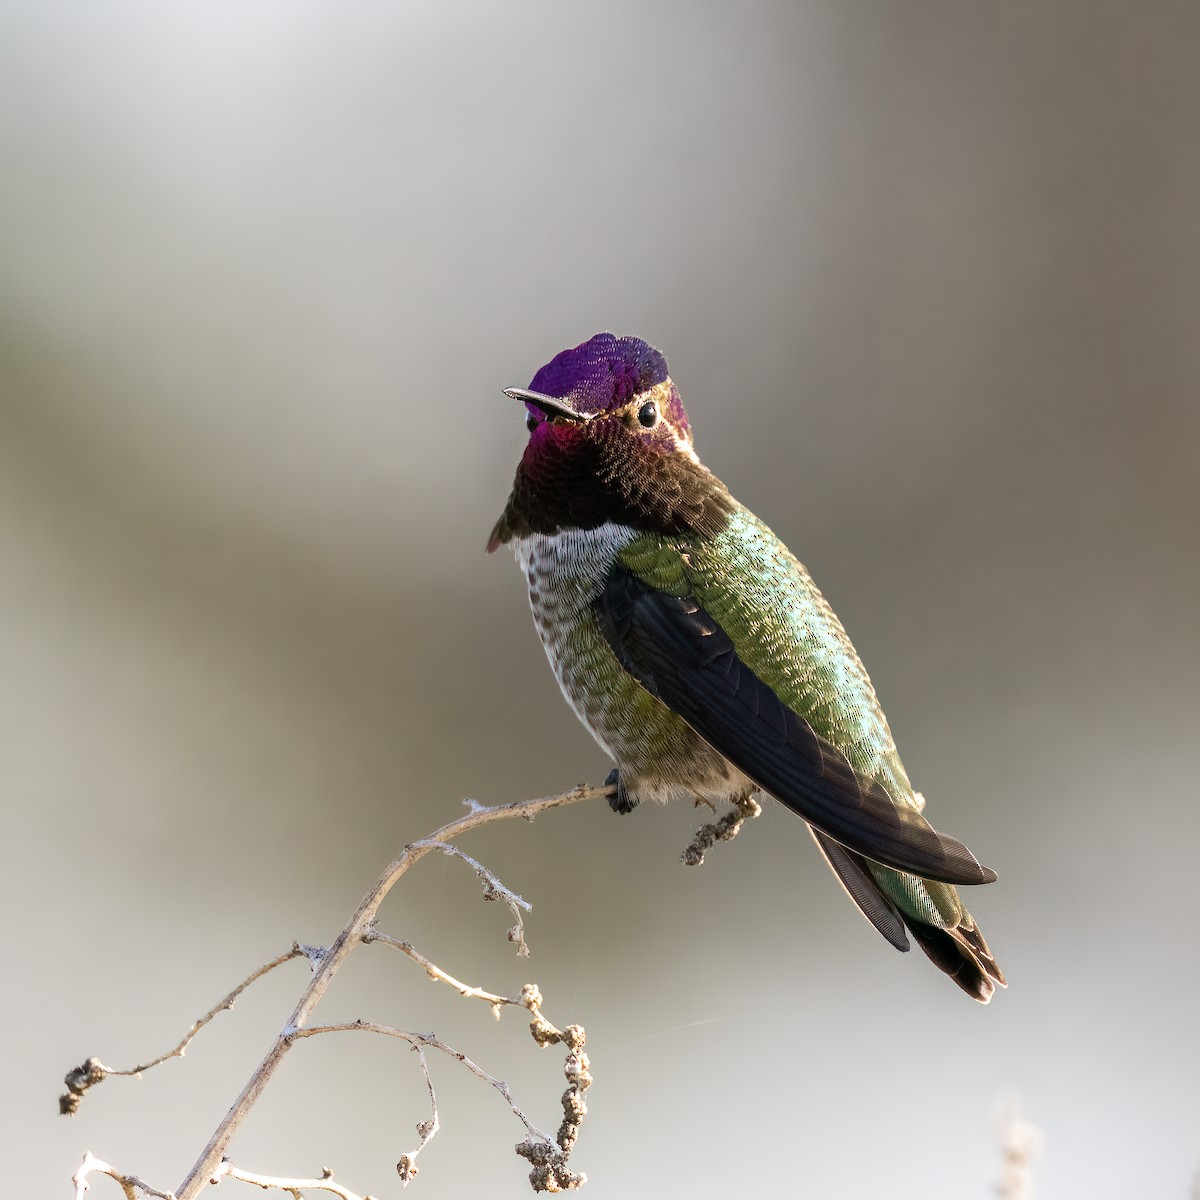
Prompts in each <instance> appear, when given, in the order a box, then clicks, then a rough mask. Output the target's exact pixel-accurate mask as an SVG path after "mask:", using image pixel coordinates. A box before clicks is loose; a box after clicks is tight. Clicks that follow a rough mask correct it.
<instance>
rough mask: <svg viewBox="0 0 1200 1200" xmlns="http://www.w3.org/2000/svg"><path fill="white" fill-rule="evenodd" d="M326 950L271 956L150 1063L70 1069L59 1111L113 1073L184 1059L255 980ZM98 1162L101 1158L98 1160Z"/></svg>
mask: <svg viewBox="0 0 1200 1200" xmlns="http://www.w3.org/2000/svg"><path fill="white" fill-rule="evenodd" d="M323 953H324V952H323V951H319V950H314V948H313V947H311V946H301V945H300V944H299V943H298V942H293V943H292V948H291V949H290V950H287V951H285V952H284V953H283V954H280V955H278V956H277V957H275V958H273V959H271V961H270V962H268V963H264V964H263V965H262V966H261V967H259V968H258V969H257V970H256V971H252V972H251V973H250V974H249V975H247V976H246V978H245V979H243V980H242V982H241V983H239V984H238V985H237V987H235V988H234V989H233V991H231V992H228V993H227V994H226V995H225V996H223V997H222V998H221V999H220V1000H218V1001H217V1003H216V1004H214V1005H213V1006H212V1008H210V1009H209V1010H208V1012H206V1013H205V1014H204V1016H202V1017H200V1018H198V1019H197V1020H195V1021H193V1022H192V1024H191V1027H190V1028H189V1029H188V1031H187V1033H185V1034H184V1035H183V1037H182V1038H180V1040H179V1042H178V1043H177V1044H176V1045H175V1046H173V1047H172V1048H171V1049H170V1050H167V1051H166V1052H164V1053H163V1054H160V1055H159V1056H158V1057H157V1058H152V1059H150V1060H149V1061H148V1062H144V1063H139V1064H138V1065H137V1066H136V1067H126V1068H118V1067H109V1066H106V1065H105V1064H104V1063H102V1062H101V1061H100V1060H99V1059H98V1058H89V1059H88V1060H87V1061H86V1062H85V1063H84V1064H83V1065H82V1066H79V1067H75V1068H74V1069H73V1070H71V1071H68V1072H67V1074H66V1076H65V1078H64V1079H63V1082H64V1083H65V1084H66V1085H67V1090H66V1091H65V1092H64V1093H63V1094H62V1095H61V1096H60V1097H59V1098H58V1110H59V1112H60V1113H61V1114H62V1115H64V1116H73V1115H74V1114H75V1113H76V1112H77V1111H78V1109H79V1105H80V1103H81V1101H82V1100H83V1097H84V1093H85V1092H86V1091H87V1090H88V1088H90V1087H94V1086H95V1085H96V1084H98V1083H101V1082H102V1081H103V1080H105V1079H107V1078H108V1077H109V1076H110V1075H132V1076H134V1077H138V1076H140V1075H141V1074H142V1072H143V1071H149V1070H150V1068H151V1067H157V1066H158V1065H159V1064H160V1063H164V1062H166V1061H167V1060H168V1059H171V1058H184V1057H186V1056H187V1048H188V1047H189V1046H190V1045H191V1044H192V1040H193V1039H194V1038H195V1036H196V1034H198V1033H199V1032H200V1030H201V1029H203V1028H204V1026H205V1025H207V1024H208V1023H209V1021H211V1020H212V1019H213V1018H214V1017H216V1016H217V1015H218V1014H220V1013H223V1012H227V1011H228V1010H229V1009H231V1008H232V1007H233V1006H234V1004H236V1003H237V998H238V997H239V996H240V995H241V994H242V993H243V992H244V991H245V990H246V989H247V988H248V987H249V986H250V985H251V984H252V983H254V982H256V981H257V980H259V979H261V978H262V977H263V976H264V975H266V974H267V973H268V972H269V971H273V970H275V968H276V967H279V966H282V965H283V964H284V963H285V962H291V960H292V959H293V958H309V959H314V960H315V959H316V958H318V957H319V956H320V955H321V954H323ZM97 1161H98V1160H97Z"/></svg>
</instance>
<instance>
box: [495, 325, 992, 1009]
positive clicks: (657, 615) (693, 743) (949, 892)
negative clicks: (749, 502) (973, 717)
mask: <svg viewBox="0 0 1200 1200" xmlns="http://www.w3.org/2000/svg"><path fill="white" fill-rule="evenodd" d="M505 394H506V395H507V396H509V397H510V398H511V399H513V400H517V401H521V402H523V403H524V405H525V414H526V415H525V423H526V425H527V427H528V430H529V440H528V442H527V443H526V445H525V449H524V453H523V454H522V456H521V461H520V464H519V465H518V467H517V473H516V479H515V481H514V483H513V488H512V493H511V495H510V496H509V498H508V503H507V504H506V506H505V508H504V512H503V514H502V515H501V517H500V519H499V520H498V521H497V522H496V525H495V528H494V529H493V530H492V534H491V537H490V539H489V541H488V546H487V548H488V552H489V553H490V552H492V551H494V550H496V549H497V548H498V547H500V546H501V545H506V544H507V545H509V546H511V547H512V549H513V552H514V554H515V556H516V559H517V563H518V564H519V566H520V567H521V569H522V571H523V572H524V574H525V577H526V580H527V582H528V586H529V601H530V606H531V608H532V610H533V620H534V624H535V625H536V627H537V632H538V634H539V636H540V638H541V640H542V644H543V645H544V647H545V650H546V654H547V657H548V658H549V660H550V665H551V667H552V669H553V671H554V674H555V676H556V677H557V679H558V683H559V686H560V687H561V689H562V691H563V694H564V695H565V697H566V699H567V701H568V702H569V703H570V705H571V707H572V708H573V709H574V711H575V715H576V716H577V717H578V718H579V720H580V721H581V722H582V723H583V725H584V726H585V727H586V728H587V729H588V730H589V731H590V732H591V734H592V736H593V737H594V738H595V739H596V741H597V742H598V743H599V744H600V746H601V747H602V748H603V749H604V750H605V751H606V752H607V753H608V754H609V756H610V757H611V758H612V759H613V760H614V762H615V763H616V768H615V770H614V772H613V774H611V775H610V776H609V782H610V783H615V784H616V788H615V792H614V795H613V798H612V799H611V800H610V804H611V805H612V807H613V808H614V809H615V810H616V811H617V812H620V813H628V812H631V811H632V810H633V808H634V807H635V806H636V805H637V804H639V803H640V802H642V801H643V800H647V801H650V800H652V801H659V802H666V801H671V800H683V799H690V800H691V801H693V802H694V803H696V804H700V803H707V804H709V805H713V806H715V805H717V804H720V803H737V802H740V801H742V800H744V799H748V798H749V797H750V796H751V794H753V793H759V792H762V793H766V794H768V795H770V796H773V797H774V798H775V799H776V800H778V801H779V802H781V803H782V804H783V805H784V806H785V807H787V808H789V809H791V811H792V812H794V813H796V814H797V816H799V817H800V818H801V819H802V820H803V821H804V822H805V823H806V824H807V825H808V828H809V830H810V831H811V833H812V835H813V837H814V838H815V839H816V842H817V845H818V846H819V847H820V849H821V852H822V853H823V855H824V857H825V859H826V861H827V862H828V864H829V866H830V867H831V868H832V869H833V872H834V874H835V875H836V876H837V877H838V879H839V880H840V881H841V883H842V885H843V886H844V888H845V890H846V892H847V893H848V895H849V896H850V898H851V899H852V900H853V901H854V903H855V904H857V905H858V907H859V909H860V910H861V911H862V913H863V915H864V916H865V917H866V918H867V920H869V921H870V922H871V924H872V925H874V926H875V928H876V929H877V930H878V931H879V932H880V933H881V934H882V935H883V936H884V937H885V938H886V939H887V940H888V941H889V942H890V943H891V944H892V945H893V946H894V947H896V949H897V950H902V951H906V950H908V949H909V946H910V943H909V936H908V935H909V934H911V935H912V937H913V938H914V939H915V940H916V942H917V945H918V946H920V948H921V949H922V950H923V951H924V952H925V954H926V955H928V957H929V958H930V959H931V960H932V961H933V963H934V964H935V965H936V966H937V967H939V968H940V969H941V970H942V971H944V972H945V973H946V974H947V975H949V976H950V978H951V979H953V980H954V982H955V983H956V984H957V985H958V986H959V987H960V988H962V990H963V991H964V992H966V993H967V994H968V995H969V996H971V997H973V998H974V999H975V1000H978V1001H980V1002H981V1003H984V1004H986V1003H987V1002H988V1001H989V1000H990V999H991V997H992V994H993V992H994V991H995V989H996V985H997V984H999V985H1000V986H1005V979H1004V975H1003V973H1002V972H1001V970H1000V968H999V966H998V965H997V964H996V961H995V959H994V958H993V957H992V954H991V951H990V950H989V949H988V945H987V942H985V941H984V938H983V935H982V933H980V931H979V928H978V926H977V925H976V924H975V921H974V919H973V918H972V916H971V914H970V913H969V912H968V911H967V909H966V906H965V905H964V904H963V901H962V898H961V896H960V895H959V892H958V886H961V885H968V884H982V883H991V882H992V881H993V880H995V878H996V873H995V872H994V871H992V870H991V869H989V868H988V867H985V866H982V865H981V864H980V863H979V861H978V860H977V859H976V858H975V856H974V855H973V854H972V853H971V851H970V850H968V849H967V847H966V846H964V845H963V844H962V843H961V842H959V841H956V840H955V839H954V838H952V837H949V836H947V835H946V834H943V833H939V832H937V831H936V830H935V829H934V828H933V826H932V825H930V824H929V822H928V821H927V820H926V818H925V816H924V814H923V809H924V807H925V801H924V798H923V797H922V796H921V794H920V793H919V792H916V791H914V790H913V787H912V784H911V783H910V782H909V779H908V775H907V773H906V772H905V769H904V765H903V763H902V762H901V761H900V756H899V754H898V753H897V750H896V743H895V741H894V739H893V738H892V734H891V730H890V729H889V728H888V723H887V718H886V717H885V716H884V714H883V709H882V708H881V707H880V704H879V701H878V699H877V698H876V695H875V689H874V688H873V687H872V685H871V681H870V679H869V678H868V676H867V672H866V670H865V668H864V667H863V664H862V661H861V660H860V659H859V657H858V654H857V653H856V651H855V649H854V646H853V645H852V644H851V642H850V639H849V637H847V635H846V632H845V630H844V629H843V628H842V625H841V622H840V621H839V620H838V619H837V617H836V616H835V615H834V612H833V609H832V608H830V606H829V604H828V603H827V602H826V600H825V598H824V597H823V596H822V595H821V593H820V592H819V591H818V590H817V587H816V584H814V583H813V581H812V578H811V577H810V575H809V573H808V571H807V570H806V569H805V568H804V567H803V566H802V565H801V564H800V562H799V561H798V560H797V559H796V558H794V557H793V556H792V554H791V553H790V552H789V551H788V549H787V547H786V546H785V545H784V544H783V542H782V541H780V539H779V538H778V537H776V535H775V534H774V533H772V532H771V530H770V529H769V528H768V527H767V526H766V525H765V524H764V523H763V522H762V521H760V520H759V518H758V517H756V516H755V515H754V514H753V513H752V512H750V511H749V509H747V508H744V507H743V506H742V505H741V504H739V503H738V502H737V501H736V500H735V499H734V498H733V496H732V495H731V494H730V492H729V489H728V488H727V487H726V486H725V484H723V483H722V482H721V480H720V479H718V478H717V477H716V476H715V475H714V474H713V473H712V472H711V471H710V470H709V469H708V468H707V467H705V466H704V464H703V463H702V462H701V461H700V459H699V457H698V456H697V454H696V451H695V448H694V445H693V439H692V428H691V423H690V421H689V420H688V416H687V413H686V411H685V410H684V407H683V401H682V400H681V398H680V395H679V390H678V388H676V386H675V384H674V382H673V381H672V379H671V377H670V375H669V374H668V372H667V362H666V359H665V358H664V357H663V355H662V354H661V353H660V352H659V351H658V350H656V349H654V348H653V347H652V346H650V345H648V344H647V343H646V342H644V341H642V340H641V339H640V338H635V337H617V336H615V335H613V334H611V333H599V334H596V335H595V336H594V337H592V338H590V339H589V340H588V341H586V342H583V343H582V344H581V345H579V346H576V347H574V348H573V349H569V350H564V351H562V352H561V353H560V354H558V355H556V356H555V357H554V358H553V359H551V360H550V362H548V363H546V365H545V366H543V367H542V368H541V369H540V370H539V371H538V372H537V373H536V374H535V375H534V377H533V379H532V381H531V382H530V385H529V387H528V388H508V389H506V392H505Z"/></svg>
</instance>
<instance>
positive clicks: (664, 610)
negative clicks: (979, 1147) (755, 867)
mask: <svg viewBox="0 0 1200 1200" xmlns="http://www.w3.org/2000/svg"><path fill="white" fill-rule="evenodd" d="M596 604H597V613H598V617H599V622H600V628H601V630H602V631H603V633H604V636H605V638H606V639H607V641H608V644H609V645H610V646H611V647H612V649H613V652H614V654H615V655H616V656H617V659H618V661H619V662H620V663H621V665H622V666H623V667H624V668H625V670H627V671H628V672H629V673H630V674H631V675H633V677H634V678H635V679H637V680H638V682H639V683H641V684H642V686H643V687H645V688H646V689H647V690H648V691H649V692H650V693H651V694H652V695H654V696H657V697H658V699H659V700H661V701H662V702H663V703H664V704H666V705H667V706H668V707H669V708H671V709H673V710H674V711H675V712H676V713H678V714H679V715H680V716H681V717H682V718H683V719H684V720H685V721H687V723H688V724H689V725H690V726H691V727H692V728H693V729H695V731H696V732H697V733H698V734H699V735H700V736H701V737H702V738H704V740H705V741H706V742H708V743H709V744H710V745H711V746H712V747H713V748H714V749H715V750H717V751H718V752H719V753H720V754H722V755H724V757H725V758H727V759H728V760H729V761H730V762H731V763H733V765H734V766H735V767H737V768H738V770H740V771H742V772H743V773H744V774H745V775H747V776H749V777H750V778H751V779H753V780H754V781H755V782H756V783H757V784H758V785H759V786H760V787H761V788H762V789H763V790H764V791H767V792H770V794H771V795H773V796H774V797H775V798H776V799H778V800H780V801H781V802H782V803H783V804H785V805H787V807H788V808H790V809H792V810H793V811H794V812H796V813H797V814H798V815H799V816H801V817H803V818H804V820H806V821H807V822H809V823H810V824H811V825H812V826H814V827H815V828H816V829H818V830H820V831H821V832H822V833H823V834H825V835H826V836H827V837H828V838H831V839H832V840H833V841H834V842H836V843H839V844H840V845H843V846H846V847H848V848H850V849H851V850H853V851H856V852H857V853H859V854H862V855H863V856H865V857H866V858H869V859H871V860H872V861H874V862H878V863H883V864H884V865H885V866H889V867H894V868H895V869H896V870H899V871H909V872H912V873H913V874H916V875H920V876H922V877H923V878H925V879H935V880H939V881H941V882H943V883H954V884H978V883H990V882H991V881H992V880H994V879H995V878H996V875H995V872H994V871H991V870H990V869H988V868H987V867H984V866H981V865H980V863H979V861H978V860H977V859H976V858H975V856H974V855H973V854H972V853H971V852H970V850H968V849H967V848H966V846H964V845H963V844H962V843H961V842H958V841H956V840H955V839H954V838H952V837H948V836H946V835H945V834H941V833H938V832H937V830H935V829H934V828H933V826H932V825H930V824H929V822H928V821H926V820H925V818H924V817H922V816H921V814H920V813H919V812H918V811H917V810H916V809H915V808H908V807H903V806H899V805H897V804H896V803H895V802H894V801H893V800H892V798H891V797H890V796H889V795H888V793H887V791H886V789H885V788H884V787H883V785H882V784H880V783H879V782H878V781H876V780H872V779H864V778H862V777H860V776H859V775H857V774H856V773H855V771H854V769H853V768H852V766H851V765H850V762H849V760H848V759H847V758H846V756H845V755H844V754H843V753H842V752H841V751H840V750H839V749H838V748H837V747H836V746H834V745H832V744H831V743H830V742H828V741H826V740H825V739H824V738H822V737H821V736H819V735H818V734H817V733H816V732H814V730H813V729H812V727H811V726H810V725H809V724H808V723H807V722H806V721H805V720H804V719H803V718H802V717H800V716H799V715H797V714H796V713H795V712H794V711H793V710H792V709H791V708H789V707H788V706H787V705H786V704H785V703H784V702H783V701H782V700H780V698H779V697H778V696H777V695H776V693H775V692H774V691H773V690H772V689H771V688H770V687H768V686H767V684H765V683H764V682H763V681H762V680H761V679H760V678H759V677H758V676H757V675H756V674H755V673H754V672H753V671H752V670H751V669H750V668H749V667H748V666H747V665H746V664H745V663H744V662H743V661H742V660H741V659H740V658H739V657H738V654H737V651H736V649H735V647H734V645H733V642H732V640H731V639H730V638H729V636H728V635H727V634H726V633H725V631H724V630H723V629H722V628H721V626H720V625H719V624H718V623H717V622H716V620H714V619H713V617H712V616H710V615H709V614H708V613H707V612H705V610H704V609H703V608H702V607H701V606H700V605H699V604H698V603H697V602H696V601H695V600H694V599H692V598H691V597H688V596H674V595H670V594H668V593H666V592H662V591H659V590H658V589H656V588H654V587H652V586H650V585H649V584H647V583H646V582H645V581H644V580H642V579H639V578H638V577H637V576H636V575H634V574H633V573H631V572H630V571H628V570H626V569H625V568H624V567H623V566H620V565H618V566H617V567H616V568H615V569H614V571H613V573H612V575H611V576H610V577H609V580H608V583H607V585H606V587H605V589H604V591H603V592H602V593H601V595H600V596H599V597H598V599H597V601H596ZM879 915H880V917H881V918H882V916H883V914H882V913H880V914H879ZM877 923H878V922H877ZM890 940H893V941H895V940H897V939H896V938H895V937H894V935H893V937H892V938H891V939H890Z"/></svg>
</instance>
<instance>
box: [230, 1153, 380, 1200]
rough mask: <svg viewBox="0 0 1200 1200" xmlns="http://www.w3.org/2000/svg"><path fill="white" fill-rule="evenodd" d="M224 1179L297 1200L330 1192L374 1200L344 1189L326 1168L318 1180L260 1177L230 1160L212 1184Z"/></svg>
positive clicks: (349, 1198) (351, 1198)
mask: <svg viewBox="0 0 1200 1200" xmlns="http://www.w3.org/2000/svg"><path fill="white" fill-rule="evenodd" d="M222 1179H237V1180H240V1181H241V1182H242V1183H252V1184H254V1186H255V1187H260V1188H278V1189H279V1191H281V1192H291V1193H292V1196H293V1197H295V1200H301V1196H300V1193H301V1192H329V1193H331V1194H332V1195H334V1196H340V1197H341V1200H374V1197H372V1196H360V1195H359V1194H358V1193H357V1192H352V1191H351V1190H350V1189H349V1188H348V1187H343V1186H342V1185H341V1184H340V1183H338V1182H336V1180H335V1179H334V1178H333V1172H332V1171H331V1170H330V1169H329V1168H328V1167H326V1168H325V1170H324V1171H322V1172H321V1175H320V1177H319V1178H317V1179H300V1178H295V1179H293V1178H291V1177H289V1176H286V1175H259V1174H258V1173H257V1172H255V1171H244V1170H242V1168H241V1167H235V1166H234V1165H233V1163H231V1162H229V1161H228V1160H226V1161H224V1162H222V1163H219V1164H218V1166H217V1169H216V1171H215V1172H214V1173H213V1178H212V1182H213V1183H220V1182H221V1180H222Z"/></svg>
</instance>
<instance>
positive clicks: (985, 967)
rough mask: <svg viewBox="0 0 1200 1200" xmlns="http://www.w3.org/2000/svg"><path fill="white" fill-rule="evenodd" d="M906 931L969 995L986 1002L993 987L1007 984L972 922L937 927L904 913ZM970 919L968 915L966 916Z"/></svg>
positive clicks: (993, 989)
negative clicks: (950, 926) (907, 930)
mask: <svg viewBox="0 0 1200 1200" xmlns="http://www.w3.org/2000/svg"><path fill="white" fill-rule="evenodd" d="M903 916H904V923H905V924H906V925H907V926H908V929H909V932H910V933H911V934H912V935H913V937H914V938H916V939H917V945H918V946H920V947H921V949H922V950H924V951H925V953H926V954H927V955H928V956H929V960H930V961H931V962H932V963H933V964H934V966H936V967H939V968H940V969H941V970H943V971H945V972H946V974H947V975H949V976H950V978H951V979H953V980H954V982H955V983H956V984H958V986H959V987H960V988H962V990H963V991H964V992H966V993H967V995H968V996H970V997H972V999H975V1000H978V1001H979V1002H980V1004H986V1003H987V1002H988V1001H989V1000H990V999H991V998H992V994H993V993H994V992H995V990H996V986H997V984H998V985H999V986H1000V987H1007V986H1008V982H1007V980H1006V979H1005V978H1004V972H1003V971H1001V970H1000V967H999V966H998V965H997V963H996V960H995V959H994V958H993V957H992V952H991V951H990V950H989V949H988V944H987V942H985V941H984V940H983V934H981V933H980V932H979V927H978V926H977V925H975V924H974V922H972V923H971V924H969V925H967V924H963V925H959V926H958V928H956V929H938V928H937V927H936V926H934V925H926V924H925V923H924V922H922V921H918V920H915V919H914V918H912V917H910V916H909V915H908V914H907V913H905V914H903ZM967 920H968V921H970V918H969V917H968V918H967Z"/></svg>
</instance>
